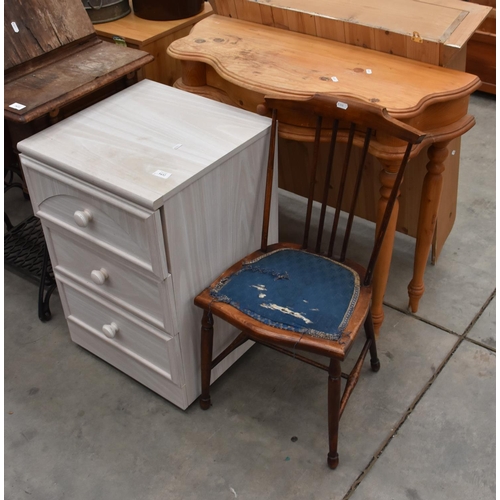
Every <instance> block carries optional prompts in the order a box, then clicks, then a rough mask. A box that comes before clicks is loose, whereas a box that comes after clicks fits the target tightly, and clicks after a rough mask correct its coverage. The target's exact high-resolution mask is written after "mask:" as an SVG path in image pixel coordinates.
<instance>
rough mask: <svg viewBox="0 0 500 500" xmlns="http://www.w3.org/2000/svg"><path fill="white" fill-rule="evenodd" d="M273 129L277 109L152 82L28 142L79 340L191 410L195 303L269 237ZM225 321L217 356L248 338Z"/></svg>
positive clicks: (33, 185)
mask: <svg viewBox="0 0 500 500" xmlns="http://www.w3.org/2000/svg"><path fill="white" fill-rule="evenodd" d="M269 136H270V120H269V119H267V118H265V117H261V116H258V115H255V114H252V113H249V112H246V111H243V110H240V109H237V108H234V107H231V106H227V105H225V104H221V103H218V102H214V101H211V100H209V99H205V98H203V97H199V96H196V95H193V94H189V93H186V92H183V91H180V90H176V89H173V88H171V87H167V86H165V85H162V84H159V83H155V82H151V81H148V80H143V81H142V82H139V83H137V84H136V85H133V86H132V87H130V88H128V89H126V90H124V91H122V92H120V93H118V94H116V95H114V96H112V97H110V98H108V99H106V100H104V101H102V102H100V103H98V104H96V105H94V106H92V107H90V108H88V109H86V110H84V111H82V112H80V113H78V114H76V115H74V116H72V117H70V118H67V119H66V120H64V121H62V122H60V123H58V124H56V125H54V126H52V127H51V128H49V129H47V130H44V131H43V132H41V133H39V134H37V135H34V136H32V137H30V138H29V139H26V140H25V141H22V142H21V143H19V145H18V148H19V150H20V152H21V153H22V154H21V162H22V166H23V170H24V173H25V176H26V181H27V184H28V188H29V192H30V194H31V200H32V204H33V208H34V212H35V214H36V215H37V216H38V217H40V219H41V221H42V226H43V230H44V234H45V239H46V241H47V246H48V249H49V254H50V258H51V261H52V265H53V268H54V273H55V276H56V280H57V284H58V289H59V293H60V296H61V301H62V304H63V309H64V313H65V316H66V319H67V322H68V328H69V332H70V335H71V338H72V340H73V341H74V342H76V343H77V344H79V345H81V346H82V347H84V348H85V349H87V350H89V351H91V352H93V353H94V354H96V355H97V356H99V357H100V358H102V359H104V360H105V361H107V362H108V363H110V364H112V365H113V366H115V367H116V368H118V369H120V370H121V371H123V372H125V373H126V374H128V375H130V376H131V377H133V378H134V379H136V380H138V381H139V382H141V383H142V384H144V385H145V386H147V387H149V388H150V389H152V390H153V391H155V392H156V393H158V394H160V395H161V396H163V397H164V398H166V399H168V400H169V401H171V402H173V403H174V404H176V405H177V406H179V407H180V408H183V409H185V408H187V406H188V405H189V404H191V403H192V402H193V401H194V400H195V399H196V398H197V397H198V395H199V394H200V381H199V378H200V377H199V364H200V360H199V344H200V320H201V312H200V310H199V309H198V308H196V307H195V306H194V304H193V299H194V297H195V296H196V295H197V294H198V293H199V292H200V291H201V290H203V288H205V287H206V286H207V285H208V284H210V283H211V282H212V281H213V280H214V279H215V278H216V277H217V276H218V275H219V274H220V273H221V272H222V271H224V270H225V269H226V268H227V267H229V266H230V265H231V264H233V263H234V262H236V261H237V260H239V259H241V258H242V257H244V256H245V255H246V254H248V253H250V252H251V251H253V250H255V249H256V248H258V247H259V244H260V232H261V225H260V224H261V218H262V210H263V202H264V200H263V193H264V183H265V169H266V163H267V148H268V143H269ZM275 171H277V169H275ZM275 181H276V180H275ZM277 231H278V220H277V199H275V200H273V210H272V217H271V235H272V240H273V242H274V241H277ZM216 327H217V328H218V329H219V332H221V333H222V332H223V334H222V335H218V336H217V338H218V339H219V342H220V343H219V344H218V345H214V354H217V352H220V351H222V349H223V348H225V347H226V345H228V344H229V343H230V342H231V341H232V340H233V339H234V337H235V336H236V335H237V333H238V332H237V331H235V330H234V328H232V327H231V326H229V325H227V324H225V323H224V324H222V323H221V324H218V325H216ZM247 348H248V347H247V346H242V347H240V348H239V349H238V350H236V351H235V352H234V353H233V356H232V357H229V359H227V361H226V360H225V362H224V363H221V364H220V365H219V366H218V367H217V370H215V371H214V374H213V380H215V378H217V377H218V376H219V375H220V374H221V373H223V372H224V371H225V370H226V369H227V368H228V367H229V366H230V365H231V364H232V363H233V362H234V361H235V360H236V359H237V358H238V357H239V356H241V355H242V354H243V352H244V351H245V350H246V349H247Z"/></svg>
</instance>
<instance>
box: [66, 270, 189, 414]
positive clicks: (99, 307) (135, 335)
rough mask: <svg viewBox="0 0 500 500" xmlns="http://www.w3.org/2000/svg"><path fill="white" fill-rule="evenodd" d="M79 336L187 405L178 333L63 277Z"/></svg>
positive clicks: (73, 325)
mask: <svg viewBox="0 0 500 500" xmlns="http://www.w3.org/2000/svg"><path fill="white" fill-rule="evenodd" d="M58 286H59V290H60V293H61V297H62V301H63V304H64V309H65V314H66V318H67V320H68V326H69V330H70V334H71V338H72V340H73V341H74V342H76V343H77V344H79V345H81V346H82V347H84V348H86V349H88V350H89V351H91V352H92V353H94V354H95V355H96V356H99V357H100V358H102V359H104V360H105V361H107V362H108V363H110V364H112V365H113V366H115V367H116V368H118V369H120V370H121V371H123V372H125V373H126V374H128V375H130V376H131V377H132V378H134V379H136V380H137V381H139V382H141V383H142V384H144V385H146V386H147V387H149V388H150V389H152V390H153V391H155V392H157V393H158V394H160V395H161V396H163V397H165V398H166V399H168V400H170V401H172V402H173V403H175V404H177V405H178V406H181V407H182V408H185V407H186V405H185V403H184V399H185V396H184V389H183V388H181V387H182V385H183V384H182V383H181V382H182V359H181V354H180V346H179V338H178V337H177V336H175V337H170V336H169V335H168V334H166V333H165V332H162V331H160V330H156V329H155V328H154V327H152V326H150V325H148V324H146V323H144V322H142V321H141V320H139V319H138V318H135V317H134V316H132V315H131V314H129V313H128V312H126V311H124V310H121V309H119V308H118V307H117V306H115V305H114V304H112V303H110V302H106V301H103V300H102V299H100V298H98V297H97V296H94V295H93V294H92V293H91V292H89V291H88V290H86V289H85V288H83V287H81V286H80V285H78V284H76V283H72V282H69V281H67V280H66V278H61V277H60V276H59V277H58Z"/></svg>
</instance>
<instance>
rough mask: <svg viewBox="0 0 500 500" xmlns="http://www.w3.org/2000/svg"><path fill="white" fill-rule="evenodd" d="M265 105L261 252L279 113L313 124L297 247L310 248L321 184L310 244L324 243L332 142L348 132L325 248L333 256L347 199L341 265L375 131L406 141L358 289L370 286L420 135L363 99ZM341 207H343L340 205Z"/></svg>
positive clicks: (268, 100)
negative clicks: (359, 138)
mask: <svg viewBox="0 0 500 500" xmlns="http://www.w3.org/2000/svg"><path fill="white" fill-rule="evenodd" d="M265 100H266V105H267V107H268V109H271V110H272V126H271V139H270V140H271V143H270V147H269V157H268V169H267V180H266V196H265V205H264V221H263V228H262V244H261V250H262V251H264V252H265V251H267V235H268V228H269V214H270V207H271V190H272V179H273V170H274V156H275V148H276V135H277V128H278V123H279V116H280V114H286V115H289V114H293V115H294V116H295V117H299V125H302V126H309V125H310V124H311V123H312V122H315V125H316V126H315V137H314V148H313V154H312V158H311V164H310V165H309V169H308V173H309V186H308V198H307V209H306V217H305V225H304V235H303V241H302V248H304V249H309V240H310V230H311V220H312V211H313V210H312V209H313V200H314V193H315V190H316V187H317V185H318V184H319V185H320V192H321V193H322V196H321V210H320V216H319V225H318V232H317V235H316V243H315V245H314V252H315V253H320V251H321V243H322V239H323V233H324V226H325V219H326V207H327V204H328V203H327V202H328V195H329V191H330V189H332V188H333V186H332V179H331V177H332V170H333V169H332V165H333V161H334V158H335V152H336V144H337V142H338V141H339V139H340V135H343V136H344V137H345V134H339V130H340V129H341V128H346V129H348V135H347V144H346V148H345V152H344V158H343V160H342V170H341V175H340V180H339V185H338V191H337V198H336V204H335V207H336V208H335V212H334V217H333V224H332V228H331V233H330V240H329V244H328V251H327V256H328V257H330V258H333V250H334V246H335V241H336V237H337V232H338V227H339V220H340V212H341V210H340V207H341V206H343V203H344V198H345V199H346V202H347V206H348V207H349V212H348V217H347V223H346V229H345V231H344V235H343V240H342V246H341V251H340V256H339V257H338V259H336V260H338V261H339V262H343V261H345V259H346V254H347V249H348V245H349V239H350V235H351V231H352V226H353V221H354V213H355V209H356V203H357V201H358V198H359V192H360V187H361V181H362V177H363V172H364V170H365V163H366V159H367V155H368V152H369V148H370V142H371V141H372V140H373V138H375V137H376V135H377V132H379V133H383V134H385V135H389V136H392V137H394V138H396V139H399V140H400V141H402V142H404V143H406V150H405V153H404V155H403V158H402V160H401V164H400V166H399V169H398V171H397V175H396V180H395V182H394V185H393V188H392V191H391V194H390V196H389V200H388V202H387V206H386V209H385V212H384V216H383V218H382V222H381V224H380V227H379V228H378V230H377V234H376V237H375V243H374V246H373V249H372V252H371V255H370V259H369V262H368V266H367V269H366V274H365V278H364V281H363V285H365V286H368V285H370V283H371V280H372V277H373V269H374V267H375V264H376V261H377V257H378V254H379V252H380V248H381V246H382V242H383V239H384V236H385V233H386V230H387V227H388V225H389V220H390V217H391V213H392V210H393V208H394V204H395V202H396V199H397V196H398V193H399V187H400V185H401V182H402V180H403V176H404V171H405V169H406V165H407V163H408V160H409V157H410V153H411V150H412V147H413V146H414V145H415V144H418V143H420V142H421V141H422V140H423V138H424V137H425V136H424V135H423V134H422V133H421V132H419V131H418V130H417V129H415V128H413V127H411V126H409V125H407V124H405V123H403V122H400V121H398V120H396V119H395V118H393V117H391V116H390V115H389V113H388V112H387V110H386V109H385V108H382V107H380V106H377V105H373V104H367V103H365V102H362V101H358V100H355V99H351V98H341V99H338V98H336V97H333V96H328V95H315V96H313V97H311V98H309V99H307V100H301V101H299V100H290V99H279V98H273V97H266V98H265ZM325 129H331V139H330V146H329V153H328V159H327V165H326V169H325V174H324V177H323V180H322V183H321V180H320V179H318V178H317V170H318V168H317V167H318V158H319V146H320V142H321V138H322V134H324V132H325ZM360 133H362V134H363V135H364V140H363V146H362V153H361V158H360V161H359V163H358V164H357V166H356V167H354V166H353V165H351V161H350V160H351V152H352V147H353V144H354V138H355V135H356V134H360ZM352 168H356V171H355V176H356V177H355V182H354V187H353V189H352V192H351V193H347V192H346V179H347V175H348V171H349V170H350V169H352ZM344 206H345V205H344Z"/></svg>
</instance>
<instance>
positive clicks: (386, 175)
mask: <svg viewBox="0 0 500 500" xmlns="http://www.w3.org/2000/svg"><path fill="white" fill-rule="evenodd" d="M400 163H401V161H397V162H382V165H383V169H382V170H381V172H380V182H381V183H382V187H381V188H380V199H379V202H378V207H377V233H378V230H379V228H380V225H381V223H382V219H383V217H384V213H385V209H386V207H387V201H388V200H389V196H390V194H391V191H392V187H393V185H394V182H395V181H396V171H397V169H398V168H399V165H400ZM398 198H399V192H398V197H397V198H396V201H395V203H394V208H393V210H392V215H391V218H390V220H389V225H388V226H387V231H386V233H385V237H384V241H383V243H382V247H381V248H380V253H379V256H378V260H377V264H376V266H375V270H374V272H373V282H372V318H373V326H374V329H375V334H376V335H377V336H378V334H379V331H380V326H381V325H382V322H383V321H384V310H383V301H384V295H385V288H386V286H387V279H388V278H389V269H390V267H391V259H392V248H393V246H394V236H395V234H396V222H397V220H398V212H399V200H398Z"/></svg>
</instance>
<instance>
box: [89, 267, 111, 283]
mask: <svg viewBox="0 0 500 500" xmlns="http://www.w3.org/2000/svg"><path fill="white" fill-rule="evenodd" d="M108 278H109V274H108V271H106V269H104V268H103V267H101V269H99V270H97V269H94V270H93V271H92V272H91V273H90V279H91V280H92V281H93V282H94V283H95V284H96V285H104V282H105V281H106V280H107V279H108Z"/></svg>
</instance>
